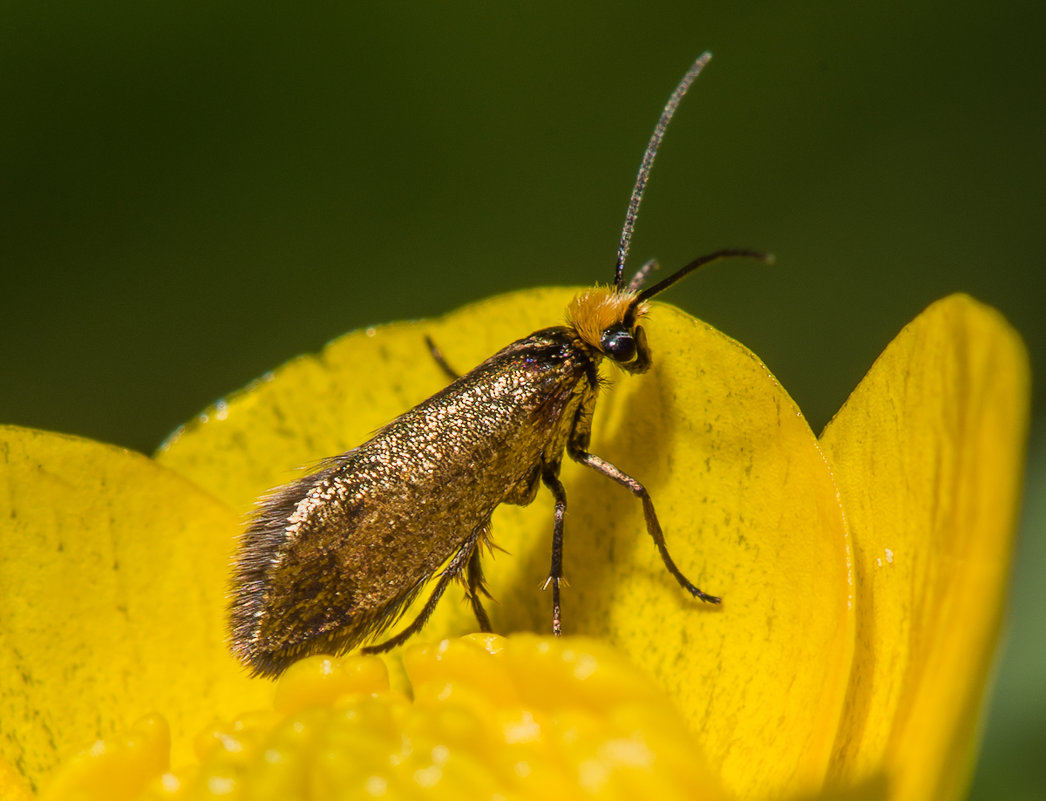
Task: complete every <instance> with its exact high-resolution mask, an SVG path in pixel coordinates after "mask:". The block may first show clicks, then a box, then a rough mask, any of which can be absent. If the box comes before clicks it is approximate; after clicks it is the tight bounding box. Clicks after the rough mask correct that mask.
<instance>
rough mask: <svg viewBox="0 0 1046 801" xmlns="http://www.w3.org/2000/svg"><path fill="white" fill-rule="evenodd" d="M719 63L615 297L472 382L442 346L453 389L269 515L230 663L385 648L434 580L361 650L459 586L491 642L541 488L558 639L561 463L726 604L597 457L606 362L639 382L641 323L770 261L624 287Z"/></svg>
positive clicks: (645, 270) (412, 628) (601, 299)
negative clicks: (521, 516)
mask: <svg viewBox="0 0 1046 801" xmlns="http://www.w3.org/2000/svg"><path fill="white" fill-rule="evenodd" d="M710 58H711V54H709V53H704V54H702V55H701V56H700V57H699V58H698V59H697V60H696V61H695V62H694V63H693V65H692V66H691V67H690V69H689V70H688V71H687V73H686V75H685V76H684V77H683V79H682V80H681V81H680V83H679V84H678V85H677V86H676V88H675V91H674V92H673V93H672V95H671V97H670V98H669V100H668V103H667V104H666V105H665V107H664V110H663V111H662V113H661V116H660V118H659V120H658V123H657V126H656V127H655V129H654V132H653V134H652V136H651V138H650V141H649V143H648V145H647V148H646V150H645V152H644V154H643V159H642V162H641V165H640V168H639V172H638V175H637V178H636V183H635V186H634V188H633V191H632V196H631V198H630V200H629V205H628V211H627V214H626V217H625V224H624V228H623V230H622V234H621V240H620V242H619V245H618V251H617V261H616V265H615V271H614V280H613V283H612V284H611V285H609V286H596V287H594V288H592V289H589V290H587V291H585V292H582V293H581V294H579V295H578V296H577V297H575V298H574V300H573V301H572V302H571V304H570V305H569V307H568V309H567V324H566V325H560V326H554V327H551V328H545V329H542V330H540V331H536V332H534V333H533V334H531V335H530V336H528V337H525V338H523V339H520V340H518V341H517V342H513V343H512V344H511V345H509V346H507V347H505V348H503V349H502V350H500V351H498V352H497V353H495V354H494V355H493V356H491V357H490V358H489V359H487V360H486V361H485V362H483V363H482V364H480V365H479V366H478V367H476V368H475V369H473V370H472V371H470V372H468V373H466V374H465V375H462V376H456V374H454V372H453V371H452V370H451V369H450V368H449V366H448V365H447V364H446V363H445V362H444V361H443V360H442V357H441V356H440V355H439V352H438V350H436V348H435V346H434V345H433V344H432V343H431V342H430V343H429V346H430V348H431V349H432V352H433V356H434V357H435V358H436V359H437V361H438V362H439V363H440V364H441V365H442V366H443V367H444V369H445V370H446V371H447V372H448V373H450V374H451V375H452V376H453V377H454V380H453V382H452V383H451V384H450V385H449V386H448V387H446V389H444V390H442V391H441V392H438V393H437V394H435V395H433V396H432V397H431V398H429V399H428V400H426V401H424V402H422V403H420V404H418V405H417V406H415V407H414V408H413V409H410V410H409V411H407V412H404V413H403V414H402V415H401V416H400V417H398V418H396V419H395V420H393V421H392V422H390V423H389V424H388V425H386V426H384V427H383V428H381V429H380V430H378V431H377V432H376V433H375V434H374V435H373V436H372V437H371V438H370V439H368V440H367V441H366V442H364V443H363V444H362V445H360V446H358V447H356V448H353V449H352V450H350V451H348V452H346V453H343V454H341V455H339V456H335V457H333V458H331V459H328V460H327V461H325V462H323V463H322V464H321V465H320V466H319V468H318V469H317V470H316V471H315V472H313V473H312V474H310V475H306V476H305V477H304V478H301V479H300V480H297V481H295V482H293V483H291V484H288V485H286V486H284V487H281V488H278V489H276V490H274V491H273V492H271V493H270V494H269V495H267V496H264V497H263V498H262V499H261V500H260V501H259V504H258V507H257V509H256V511H255V513H254V515H253V517H252V518H251V520H250V522H249V524H248V527H247V529H246V531H245V533H244V534H243V536H242V538H241V540H240V542H239V545H238V551H237V554H236V556H235V561H234V568H233V574H234V575H233V590H232V600H231V604H230V611H229V618H230V629H231V648H232V651H233V653H234V654H235V655H236V656H237V657H238V658H239V659H240V660H241V661H242V662H244V663H245V664H246V665H247V666H248V667H249V668H250V669H251V670H252V671H253V672H254V673H255V674H257V675H263V676H276V675H278V674H279V673H281V672H282V671H283V670H285V669H286V668H287V667H288V666H289V665H290V664H292V663H293V662H294V661H296V660H297V659H299V658H301V657H302V656H305V655H308V654H314V653H341V652H345V651H348V650H351V649H353V648H355V647H357V646H360V645H363V644H365V643H367V642H371V641H373V640H374V639H376V638H377V637H378V635H380V634H381V633H382V632H384V631H386V630H387V629H388V628H389V627H391V626H392V625H393V624H394V623H395V622H396V621H397V620H398V619H399V617H400V616H401V615H402V614H403V612H404V611H405V610H406V608H407V606H408V605H409V604H410V603H411V601H413V600H414V598H415V597H416V596H417V595H418V593H419V592H420V591H421V590H422V588H423V587H424V586H425V585H426V584H427V583H428V582H429V581H430V579H433V578H435V584H434V586H433V589H432V591H431V594H430V595H429V598H428V600H427V602H426V603H425V604H424V606H423V608H422V610H421V612H420V613H419V614H418V615H417V617H416V618H415V619H414V620H413V621H412V622H411V623H409V624H408V625H407V626H406V627H404V628H403V629H402V630H400V631H399V632H398V633H397V634H395V635H394V636H392V637H390V638H388V639H386V640H385V641H384V642H381V643H379V644H376V645H370V646H368V647H367V648H365V649H364V650H365V651H368V652H379V651H384V650H387V649H390V648H393V647H395V646H397V645H400V644H401V643H403V642H404V641H405V640H407V639H408V638H409V637H410V636H411V635H413V634H415V633H416V632H417V631H419V630H420V629H421V628H422V627H423V626H424V625H425V622H426V621H427V620H428V618H429V616H430V615H431V613H432V611H433V610H434V609H435V607H436V605H437V603H438V602H439V600H440V598H441V597H442V595H443V593H444V591H445V590H446V589H447V586H448V585H449V584H450V582H451V581H454V580H459V581H461V582H462V583H463V584H464V587H465V594H466V597H467V599H468V601H469V603H470V605H471V607H472V610H473V612H474V614H475V617H476V621H477V622H478V624H479V627H480V629H482V630H483V631H490V630H491V625H490V619H489V617H488V616H487V613H486V610H485V609H484V607H483V603H482V596H484V595H488V596H489V593H487V590H486V587H485V585H484V578H483V569H482V566H481V563H480V552H481V546H483V545H487V544H489V542H488V539H489V531H490V519H491V514H492V513H493V512H494V510H495V509H496V508H497V507H498V506H499V505H500V504H503V503H511V504H520V505H526V504H529V503H531V501H533V500H534V498H535V496H536V495H537V492H538V488H539V485H544V486H545V487H546V488H547V489H548V490H549V492H550V493H551V495H552V498H553V500H554V503H555V511H554V518H553V526H552V555H551V565H550V568H549V572H548V578H547V580H546V582H545V587H546V588H549V587H550V588H551V590H552V631H553V633H554V634H556V635H559V634H561V632H562V625H561V615H560V584H561V582H562V580H563V520H564V515H565V512H566V508H567V494H566V491H565V489H564V487H563V484H562V482H561V481H560V479H559V473H560V466H561V464H562V462H563V457H564V454H566V455H567V456H569V457H570V458H571V459H573V460H574V461H576V462H578V463H579V464H582V465H585V466H586V467H589V468H591V469H593V470H595V471H597V472H598V473H601V474H603V475H604V476H606V477H607V478H609V479H611V480H612V481H615V482H617V483H618V484H620V485H621V486H623V487H625V488H626V489H627V490H628V491H630V492H631V493H632V494H633V495H635V496H636V497H637V498H639V500H640V501H641V502H642V505H643V513H644V517H645V522H646V529H647V532H648V533H649V534H650V536H651V538H652V539H653V540H654V544H655V546H656V547H657V549H658V551H659V552H660V554H661V559H662V560H663V561H664V564H665V567H666V569H667V570H668V572H669V573H671V574H672V576H673V577H674V578H675V580H676V581H677V582H679V584H680V585H681V586H682V587H683V589H684V590H686V591H687V592H688V593H690V594H691V595H692V596H693V597H695V598H698V599H700V600H702V601H706V602H708V603H713V604H717V603H719V601H720V599H719V598H718V597H716V596H714V595H710V594H708V593H706V592H704V591H702V590H701V589H699V588H698V587H697V586H696V585H694V584H693V583H692V582H691V581H690V580H689V579H687V578H686V576H684V575H683V573H682V572H681V571H680V569H679V568H678V567H677V566H676V564H675V562H674V561H673V560H672V557H671V556H670V554H669V552H668V548H667V545H666V543H665V536H664V533H663V532H662V529H661V524H660V523H659V522H658V518H657V514H656V513H655V511H654V505H653V502H652V501H651V498H650V494H649V493H648V492H647V490H646V488H645V487H644V486H643V485H642V484H641V483H640V482H639V481H638V480H636V479H635V478H633V477H632V476H630V475H628V474H627V473H625V472H623V471H622V470H621V469H619V468H618V467H616V466H615V465H613V464H611V463H609V462H608V461H606V460H605V459H602V458H600V457H599V456H597V455H596V454H594V453H592V452H591V451H590V450H589V440H590V435H591V432H592V419H593V413H594V411H595V408H596V400H597V397H598V394H599V387H600V375H599V370H600V365H601V364H602V362H604V361H609V362H611V363H613V364H615V365H617V366H618V367H619V368H621V369H622V370H624V371H625V372H626V373H631V374H641V373H644V372H646V371H647V370H649V369H650V365H651V359H652V356H651V352H650V348H649V346H648V344H647V340H646V336H645V334H644V332H643V326H642V324H641V322H642V320H643V317H644V316H645V315H646V314H647V313H648V311H649V306H648V301H649V300H650V299H651V298H653V297H654V296H656V295H658V294H660V293H661V292H663V291H664V290H666V289H668V288H669V287H670V286H672V285H673V284H675V283H676V282H678V281H680V280H682V279H683V278H684V277H686V276H687V275H689V274H690V273H692V272H694V271H695V270H697V269H698V268H700V267H702V266H704V265H706V264H709V263H710V262H713V261H716V260H717V259H721V258H727V257H747V258H753V259H759V260H763V261H769V260H770V258H771V257H770V256H769V255H768V254H765V253H762V252H760V251H755V250H748V249H743V248H736V249H727V250H720V251H717V252H715V253H712V254H710V255H707V256H702V257H700V258H698V259H695V260H694V261H692V262H690V263H689V264H687V265H685V266H684V267H682V268H681V269H679V270H677V271H676V272H674V273H673V274H671V275H669V276H668V277H666V278H664V279H663V280H661V281H660V282H658V283H656V284H654V285H653V286H651V287H649V288H647V289H643V288H642V284H643V282H644V280H645V278H646V277H647V275H648V274H649V272H650V271H651V268H652V266H653V263H652V262H648V263H647V264H646V265H644V266H643V267H642V268H640V270H639V272H638V273H637V274H636V276H635V277H634V278H633V279H632V280H631V282H629V283H628V284H627V285H626V284H625V283H624V281H623V275H624V267H625V261H626V259H627V256H628V249H629V243H630V241H631V237H632V231H633V229H634V226H635V221H636V216H637V213H638V209H639V204H640V201H641V200H642V196H643V190H644V188H645V186H646V182H647V178H648V176H649V174H650V169H651V167H652V165H653V162H654V158H655V156H656V155H657V149H658V147H659V145H660V143H661V139H662V137H663V136H664V132H665V129H666V127H667V125H668V123H669V121H670V120H671V118H672V115H673V114H674V113H675V110H676V107H677V106H678V105H679V102H680V100H681V99H682V97H683V95H684V94H685V92H686V91H687V89H688V88H689V87H690V85H691V84H692V83H693V81H694V80H695V79H696V78H697V76H698V74H699V73H700V72H701V70H702V69H703V68H704V67H705V65H706V64H707V63H708V61H709V59H710ZM419 344H420V343H419Z"/></svg>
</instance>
